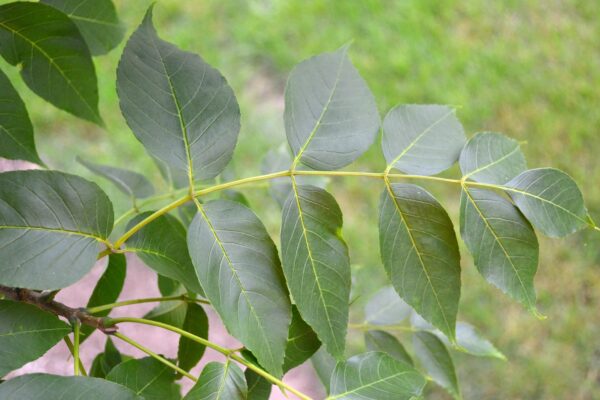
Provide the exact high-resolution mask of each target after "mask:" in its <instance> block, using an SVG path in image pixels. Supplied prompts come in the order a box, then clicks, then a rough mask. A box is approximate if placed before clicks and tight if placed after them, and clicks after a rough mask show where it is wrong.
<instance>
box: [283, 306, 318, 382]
mask: <svg viewBox="0 0 600 400" xmlns="http://www.w3.org/2000/svg"><path fill="white" fill-rule="evenodd" d="M319 347H321V342H320V341H319V338H318V337H317V334H316V333H315V332H314V331H313V330H312V328H311V327H310V326H309V325H308V324H307V323H306V322H304V320H303V319H302V317H301V316H300V312H299V311H298V308H297V307H296V306H292V323H291V324H290V332H289V334H288V339H287V345H286V348H285V359H284V360H283V372H284V373H285V372H287V371H289V370H291V369H292V368H295V367H297V366H298V365H300V364H302V363H304V361H306V360H308V359H309V358H310V357H312V355H313V354H314V353H315V352H316V351H317V350H319Z"/></svg>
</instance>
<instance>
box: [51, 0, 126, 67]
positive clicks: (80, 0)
mask: <svg viewBox="0 0 600 400" xmlns="http://www.w3.org/2000/svg"><path fill="white" fill-rule="evenodd" d="M41 2H42V3H46V4H48V5H50V6H52V7H54V8H57V9H59V10H61V11H62V12H64V13H65V14H67V15H68V16H69V18H71V20H72V21H73V22H74V23H75V25H77V27H78V28H79V31H80V32H81V35H82V36H83V38H84V39H85V41H86V43H87V45H88V47H89V48H90V51H91V53H92V54H93V55H95V56H96V55H101V54H106V53H108V52H109V51H110V50H112V49H114V48H115V47H116V46H117V45H118V44H119V43H120V42H121V40H122V39H123V34H124V33H125V29H124V28H123V25H121V23H120V22H119V19H118V18H117V11H116V10H115V6H114V4H113V2H112V1H111V0H94V1H93V2H92V1H89V0H42V1H41Z"/></svg>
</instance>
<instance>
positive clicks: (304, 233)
mask: <svg viewBox="0 0 600 400" xmlns="http://www.w3.org/2000/svg"><path fill="white" fill-rule="evenodd" d="M292 188H293V190H294V198H295V200H296V207H298V219H299V220H300V225H301V226H302V236H303V237H304V243H305V244H306V251H307V253H308V254H307V256H308V259H309V260H310V266H311V268H312V271H313V275H314V277H315V282H316V284H317V288H318V289H319V299H320V300H321V304H322V305H323V310H324V311H325V316H326V317H327V326H328V327H329V331H330V332H331V338H332V339H333V341H334V342H335V347H336V350H337V349H338V347H339V344H338V341H337V337H336V336H335V332H334V331H333V323H332V321H331V316H330V315H329V308H328V307H327V304H326V302H325V298H324V297H323V289H322V288H321V281H320V280H319V275H318V274H317V269H316V266H315V260H314V257H313V255H312V250H311V246H310V244H309V242H308V229H306V225H305V223H304V216H303V211H302V207H301V206H300V195H299V193H298V186H297V183H296V178H295V177H294V176H293V175H292Z"/></svg>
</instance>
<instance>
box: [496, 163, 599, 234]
mask: <svg viewBox="0 0 600 400" xmlns="http://www.w3.org/2000/svg"><path fill="white" fill-rule="evenodd" d="M506 187H507V188H508V189H507V191H508V193H509V194H510V196H511V197H512V199H513V200H514V202H515V204H516V205H517V207H519V209H520V210H521V212H522V213H523V214H525V216H526V217H527V219H528V220H529V221H531V224H532V225H533V226H534V227H535V228H536V229H538V230H540V231H541V232H542V233H543V234H544V235H546V236H550V237H562V236H566V235H568V234H571V233H573V232H575V231H577V230H579V229H581V228H583V227H585V226H586V225H588V224H590V220H589V216H588V213H587V210H586V209H585V205H584V204H583V196H582V195H581V191H580V190H579V188H578V187H577V184H576V183H575V181H573V179H572V178H571V177H570V176H569V175H567V174H565V173H564V172H562V171H559V170H557V169H554V168H537V169H530V170H527V171H525V172H523V173H522V174H520V175H519V176H517V177H516V178H514V179H512V180H511V181H510V182H508V183H507V184H506Z"/></svg>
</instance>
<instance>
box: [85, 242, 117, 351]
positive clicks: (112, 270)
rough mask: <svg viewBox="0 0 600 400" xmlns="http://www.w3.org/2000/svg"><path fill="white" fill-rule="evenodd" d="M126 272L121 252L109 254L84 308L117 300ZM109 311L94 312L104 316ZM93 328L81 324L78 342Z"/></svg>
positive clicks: (96, 314)
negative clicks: (102, 271)
mask: <svg viewBox="0 0 600 400" xmlns="http://www.w3.org/2000/svg"><path fill="white" fill-rule="evenodd" d="M126 273H127V259H126V258H125V255H123V254H116V253H115V254H111V255H109V256H108V264H107V265H106V269H105V270H104V273H103V274H102V276H101V277H100V279H98V282H97V283H96V287H94V291H93V292H92V295H91V296H90V299H89V300H88V303H87V306H86V308H91V307H97V306H102V305H104V304H111V303H114V302H115V301H117V299H118V298H119V295H120V294H121V290H122V289H123V284H124V283H125V275H126ZM109 313H110V310H105V311H101V312H98V313H95V314H94V315H95V316H97V317H105V316H107V315H108V314H109ZM93 331H94V328H92V327H91V326H89V325H82V326H81V332H80V336H79V341H80V343H83V341H84V340H86V339H87V338H88V337H89V335H91V334H92V332H93Z"/></svg>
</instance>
